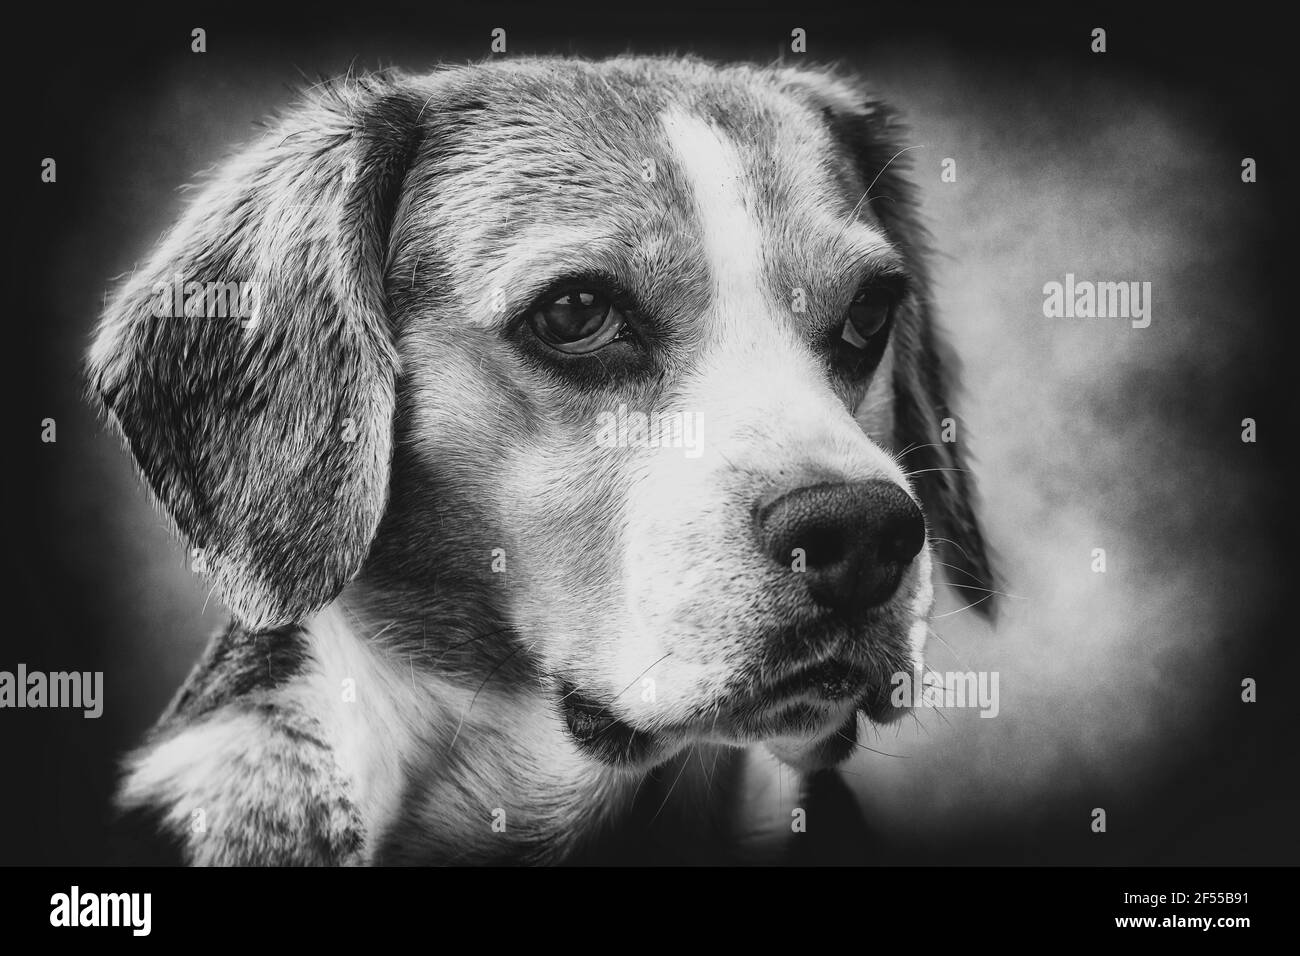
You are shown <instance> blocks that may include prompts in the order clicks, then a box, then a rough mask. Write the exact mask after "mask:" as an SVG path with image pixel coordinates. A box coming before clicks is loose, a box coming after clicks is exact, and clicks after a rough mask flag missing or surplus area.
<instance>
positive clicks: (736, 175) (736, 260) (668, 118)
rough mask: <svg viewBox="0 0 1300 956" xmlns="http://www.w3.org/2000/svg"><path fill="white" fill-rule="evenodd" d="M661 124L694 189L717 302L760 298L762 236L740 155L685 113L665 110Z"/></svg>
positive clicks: (719, 133) (722, 137) (703, 123)
mask: <svg viewBox="0 0 1300 956" xmlns="http://www.w3.org/2000/svg"><path fill="white" fill-rule="evenodd" d="M660 122H661V123H662V125H663V128H664V132H665V133H666V134H667V138H668V146H669V148H670V149H671V150H672V152H673V155H674V156H675V157H676V159H677V162H678V164H679V165H680V167H681V169H682V171H683V173H685V175H686V180H687V182H688V183H689V184H690V187H691V195H692V197H693V199H694V200H695V214H696V216H697V217H698V220H699V225H700V230H701V234H702V236H703V240H704V249H705V253H706V255H707V256H708V259H709V268H710V271H711V273H712V275H713V282H714V287H715V294H716V296H717V298H718V299H719V300H720V301H736V299H737V298H739V297H741V296H744V295H747V294H748V295H754V294H756V293H757V292H758V290H759V289H760V288H761V287H762V285H761V276H760V272H761V266H762V261H763V257H762V249H763V244H762V235H761V231H760V229H759V226H758V222H757V221H756V220H755V218H754V216H753V215H752V213H751V211H750V208H749V207H747V205H746V203H745V191H746V185H745V170H744V165H743V163H742V161H741V157H740V151H739V150H738V149H737V148H736V145H735V143H733V142H732V141H731V140H730V139H728V138H727V136H726V135H725V134H724V133H723V132H722V131H721V130H720V129H718V128H717V126H715V125H713V124H712V123H709V122H707V121H706V120H704V119H701V118H700V117H698V116H692V115H691V114H689V113H686V112H684V111H683V110H680V109H674V110H669V111H667V112H665V113H664V114H663V115H662V116H661V117H660Z"/></svg>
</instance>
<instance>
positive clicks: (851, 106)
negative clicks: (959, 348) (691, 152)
mask: <svg viewBox="0 0 1300 956" xmlns="http://www.w3.org/2000/svg"><path fill="white" fill-rule="evenodd" d="M781 75H782V78H783V80H784V81H785V82H786V83H787V84H788V88H790V89H792V90H794V91H796V92H798V93H800V94H802V95H803V96H804V97H805V98H806V101H807V102H809V104H810V105H811V106H813V108H814V109H817V110H819V111H820V112H821V114H822V116H823V117H824V119H825V121H826V122H827V123H828V124H829V126H830V129H831V133H832V137H833V139H834V140H835V142H836V143H838V144H839V145H840V147H841V148H842V149H843V150H844V153H845V155H846V156H847V157H848V159H849V161H850V162H851V163H852V164H853V166H854V167H855V168H856V170H857V173H858V177H859V179H860V180H861V188H862V189H863V190H865V191H866V195H865V198H864V201H863V202H864V206H865V205H867V204H869V207H870V209H871V212H872V214H873V215H874V216H875V217H876V219H877V220H878V221H879V222H880V224H881V225H882V226H883V227H884V229H885V232H886V233H887V235H888V236H889V238H890V240H891V242H892V243H893V244H894V246H895V248H896V249H897V250H898V251H899V253H900V254H901V255H902V256H903V258H904V260H905V263H906V266H907V270H908V273H909V275H910V277H911V280H912V281H911V289H912V292H911V293H910V294H909V295H908V297H907V299H906V300H905V302H904V305H903V306H902V309H903V310H904V311H905V312H906V313H907V314H903V315H900V316H898V317H897V318H898V321H896V322H895V323H894V331H893V352H894V368H893V378H894V382H893V385H894V388H893V399H894V446H895V448H896V449H897V450H898V453H899V458H900V461H901V463H902V465H903V468H904V469H905V470H906V472H907V473H908V475H909V476H910V478H911V481H912V482H913V484H914V486H915V487H916V490H917V494H918V495H919V496H920V498H921V503H922V505H923V506H924V508H925V512H926V520H927V522H928V523H929V526H930V536H931V539H932V540H934V541H935V542H936V544H937V545H938V548H937V550H938V554H939V555H940V559H941V560H942V561H943V562H944V563H945V564H947V565H948V568H947V570H948V571H949V572H950V573H949V575H948V577H949V578H950V579H951V580H952V583H954V584H956V585H961V586H962V587H963V588H966V587H974V588H977V589H986V591H987V593H983V594H981V591H979V590H975V591H965V590H963V592H962V593H963V594H971V595H974V597H972V598H971V603H972V604H973V606H974V607H975V609H976V610H977V611H978V612H979V613H981V614H982V615H983V616H984V617H986V618H988V619H989V620H992V619H993V618H994V616H995V613H996V600H995V595H994V591H995V590H996V587H997V585H996V583H995V582H996V577H995V574H994V571H993V567H992V562H991V557H990V552H989V548H988V547H987V545H986V543H985V541H984V535H983V532H982V531H981V529H980V524H979V520H978V518H977V517H976V511H975V504H976V497H975V495H976V493H975V481H974V478H973V476H972V474H971V472H970V470H969V469H968V467H967V464H966V462H967V456H968V451H967V448H968V446H969V441H968V439H967V432H966V430H965V429H964V428H963V427H962V426H961V424H960V422H959V420H958V418H957V415H956V414H955V413H954V412H953V410H952V408H951V406H950V405H949V402H950V399H951V396H952V395H953V393H954V392H955V391H956V389H957V378H958V373H959V365H958V361H957V357H956V355H955V354H954V353H953V352H952V351H951V350H950V349H949V348H948V347H947V346H946V344H945V343H944V342H943V341H942V339H941V336H940V334H939V330H938V328H937V327H936V323H935V319H934V312H935V310H934V305H933V302H932V301H931V295H930V277H929V272H928V268H927V260H928V258H929V239H928V236H927V234H926V231H925V227H924V226H923V225H922V223H921V218H920V212H919V205H918V202H917V196H916V189H915V187H914V186H913V184H912V181H911V179H910V178H909V175H908V172H909V168H910V163H909V155H910V154H909V150H908V146H909V145H910V144H909V143H908V142H907V129H906V127H905V126H904V125H903V123H902V121H901V119H900V117H899V114H898V113H897V112H896V111H895V110H894V109H893V108H891V107H890V106H888V105H887V104H885V103H883V102H882V101H881V100H880V99H878V98H877V97H875V96H873V95H872V94H870V93H869V92H868V91H867V90H866V89H865V88H864V87H863V85H862V84H861V83H860V82H859V81H857V80H855V79H852V78H845V77H841V76H839V75H836V74H835V73H833V72H831V71H821V70H804V69H800V70H783V71H782V72H781Z"/></svg>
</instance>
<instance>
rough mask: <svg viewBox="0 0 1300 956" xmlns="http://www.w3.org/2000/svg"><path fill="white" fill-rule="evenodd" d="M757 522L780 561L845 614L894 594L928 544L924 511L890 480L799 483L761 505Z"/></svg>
mask: <svg viewBox="0 0 1300 956" xmlns="http://www.w3.org/2000/svg"><path fill="white" fill-rule="evenodd" d="M755 526H756V531H757V533H758V539H759V542H760V544H761V546H762V548H763V550H764V551H765V552H766V553H767V555H768V556H769V557H770V558H771V559H772V560H773V561H776V562H777V563H778V564H780V565H782V566H783V567H786V568H790V569H793V570H799V569H800V568H802V570H803V573H804V575H805V576H806V577H805V582H806V584H807V585H808V591H809V593H810V594H811V595H812V597H813V599H814V600H815V601H816V602H817V603H818V604H821V605H822V606H823V607H828V608H832V609H834V610H837V611H842V612H847V611H852V610H855V609H863V608H868V607H875V606H876V605H878V604H883V603H884V602H885V601H887V600H889V597H890V596H891V595H892V594H893V593H894V592H895V591H896V590H897V589H898V584H899V581H901V580H902V577H903V571H904V570H905V569H906V567H907V565H908V564H909V563H910V562H911V560H912V559H913V558H914V557H916V555H917V552H919V551H920V550H921V546H922V545H923V544H925V519H924V518H923V517H922V515H921V510H920V509H919V508H918V507H917V506H916V504H915V502H913V501H912V499H911V497H910V496H909V495H908V494H907V492H905V491H904V490H903V489H902V488H900V487H898V485H896V484H894V483H893V482H890V481H855V482H844V483H839V484H819V485H808V486H807V487H804V488H796V489H795V490H794V491H790V492H787V493H785V494H783V495H781V496H780V497H778V498H776V499H775V500H773V501H770V502H768V503H766V504H762V505H760V507H759V509H758V511H757V512H756V515H755ZM796 548H798V549H802V551H803V555H802V561H801V560H800V558H801V556H800V555H799V554H798V553H797V552H796V551H795V549H796Z"/></svg>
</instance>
